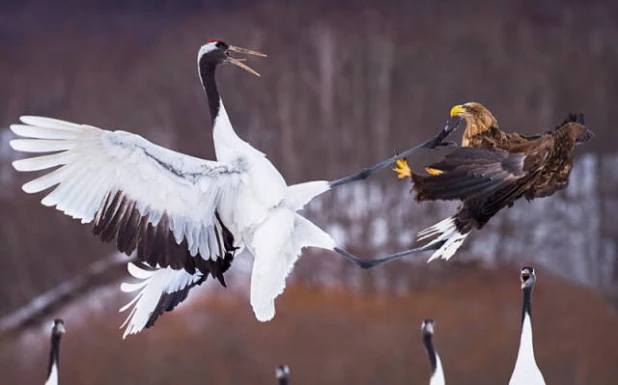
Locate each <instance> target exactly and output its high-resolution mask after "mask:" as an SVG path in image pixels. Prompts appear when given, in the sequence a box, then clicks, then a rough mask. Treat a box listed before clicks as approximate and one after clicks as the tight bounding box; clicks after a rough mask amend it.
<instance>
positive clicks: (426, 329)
mask: <svg viewBox="0 0 618 385" xmlns="http://www.w3.org/2000/svg"><path fill="white" fill-rule="evenodd" d="M435 324H436V322H435V321H434V320H432V319H426V320H424V321H423V323H422V324H421V333H422V334H423V335H433V328H434V325H435Z"/></svg>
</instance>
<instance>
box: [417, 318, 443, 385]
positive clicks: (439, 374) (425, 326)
mask: <svg viewBox="0 0 618 385" xmlns="http://www.w3.org/2000/svg"><path fill="white" fill-rule="evenodd" d="M434 329H435V321H434V320H432V319H426V320H424V321H423V323H422V324H421V336H422V339H423V346H424V347H425V351H427V357H428V358H429V365H430V367H431V377H430V379H429V385H444V384H445V380H444V371H443V370H442V361H440V356H439V355H438V352H437V351H436V350H435V349H434V347H433V341H432V338H433V333H434Z"/></svg>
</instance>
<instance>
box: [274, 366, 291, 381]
mask: <svg viewBox="0 0 618 385" xmlns="http://www.w3.org/2000/svg"><path fill="white" fill-rule="evenodd" d="M275 376H276V377H277V379H278V380H283V379H287V378H288V377H289V376H290V368H289V367H288V366H287V365H279V366H277V368H276V369H275Z"/></svg>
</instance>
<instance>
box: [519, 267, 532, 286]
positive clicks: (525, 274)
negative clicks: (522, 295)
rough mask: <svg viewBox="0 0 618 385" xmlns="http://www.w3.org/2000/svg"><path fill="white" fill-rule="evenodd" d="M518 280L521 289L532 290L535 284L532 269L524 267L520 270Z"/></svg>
mask: <svg viewBox="0 0 618 385" xmlns="http://www.w3.org/2000/svg"><path fill="white" fill-rule="evenodd" d="M519 279H520V280H521V288H522V289H526V288H529V289H532V288H533V287H534V283H535V282H536V274H535V272H534V267H530V266H524V267H522V268H521V274H520V275H519Z"/></svg>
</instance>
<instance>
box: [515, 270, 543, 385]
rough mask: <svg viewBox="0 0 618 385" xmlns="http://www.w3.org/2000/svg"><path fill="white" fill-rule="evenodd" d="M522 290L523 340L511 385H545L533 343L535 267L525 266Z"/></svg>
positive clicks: (522, 271) (520, 343)
mask: <svg viewBox="0 0 618 385" xmlns="http://www.w3.org/2000/svg"><path fill="white" fill-rule="evenodd" d="M520 280H521V290H522V292H523V295H524V303H523V307H522V315H521V338H520V341H519V351H518V352H517V361H516V362H515V369H514V370H513V374H511V379H510V380H509V385H545V379H544V378H543V374H542V373H541V371H540V370H539V367H538V366H537V364H536V360H535V359H534V345H533V343H532V307H531V302H532V290H533V289H534V284H535V283H536V272H535V271H534V268H533V267H529V266H525V267H522V269H521V274H520Z"/></svg>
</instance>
